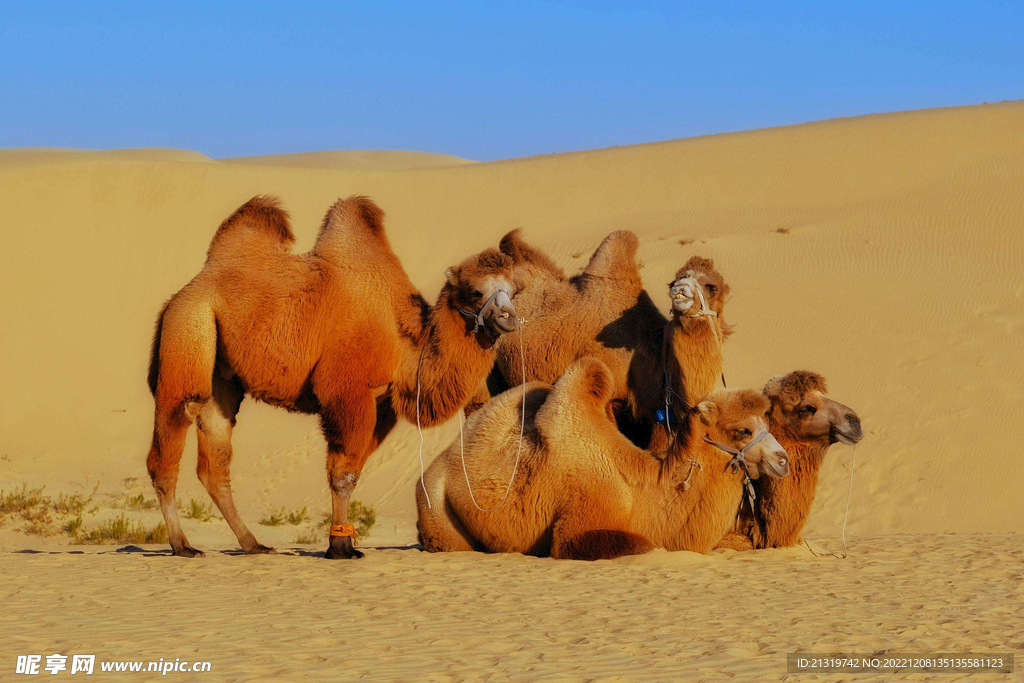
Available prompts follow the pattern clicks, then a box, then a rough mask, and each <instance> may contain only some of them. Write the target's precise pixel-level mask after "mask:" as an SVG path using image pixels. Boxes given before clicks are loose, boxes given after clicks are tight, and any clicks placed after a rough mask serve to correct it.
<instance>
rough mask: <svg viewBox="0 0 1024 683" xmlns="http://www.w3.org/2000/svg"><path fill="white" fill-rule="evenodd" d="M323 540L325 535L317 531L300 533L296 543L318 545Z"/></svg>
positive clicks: (311, 530) (310, 530) (309, 530)
mask: <svg viewBox="0 0 1024 683" xmlns="http://www.w3.org/2000/svg"><path fill="white" fill-rule="evenodd" d="M323 540H324V537H323V534H321V533H317V531H316V530H315V529H308V530H306V531H302V532H299V535H298V536H296V537H295V542H296V543H299V544H301V545H318V544H319V543H321V542H322V541H323Z"/></svg>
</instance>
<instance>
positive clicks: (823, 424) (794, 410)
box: [720, 371, 863, 550]
mask: <svg viewBox="0 0 1024 683" xmlns="http://www.w3.org/2000/svg"><path fill="white" fill-rule="evenodd" d="M827 391H828V389H827V388H826V386H825V379H824V378H823V377H822V376H821V375H819V374H817V373H814V372H807V371H797V372H791V373H789V374H788V375H781V376H779V377H773V378H772V379H770V380H769V381H768V384H766V385H765V388H764V394H765V396H767V397H768V399H769V400H770V401H771V403H772V409H771V413H770V416H769V425H770V429H771V432H772V434H773V435H774V436H775V437H776V438H777V439H778V440H779V443H781V444H782V445H783V446H784V447H785V449H786V452H788V453H789V457H790V463H791V465H792V474H791V475H790V476H789V477H786V478H785V479H780V480H767V479H766V480H762V481H758V482H756V483H755V485H754V488H755V491H756V493H757V500H756V503H755V508H756V510H757V514H756V515H755V514H752V513H751V511H750V508H749V506H746V505H744V506H743V507H742V508H741V510H740V515H739V518H738V519H737V525H736V528H737V531H736V532H734V533H731V534H728V535H727V536H726V538H725V539H723V541H722V542H721V544H720V545H721V547H725V548H734V549H736V550H747V549H750V548H784V547H787V546H793V545H797V544H799V543H800V532H801V531H802V530H803V528H804V523H805V522H806V521H807V516H808V515H809V514H810V512H811V505H812V504H813V503H814V495H815V492H816V491H817V487H818V472H819V470H820V469H821V464H822V462H823V461H824V460H825V454H826V453H827V452H828V448H829V446H830V445H832V444H833V443H835V442H836V441H842V442H843V443H856V442H858V441H860V439H861V437H862V436H863V432H862V430H861V426H860V418H858V417H857V414H856V413H855V412H853V411H852V410H850V409H849V408H847V407H846V406H844V405H843V404H842V403H838V402H836V401H833V400H832V399H830V398H828V397H827V396H826V392H827Z"/></svg>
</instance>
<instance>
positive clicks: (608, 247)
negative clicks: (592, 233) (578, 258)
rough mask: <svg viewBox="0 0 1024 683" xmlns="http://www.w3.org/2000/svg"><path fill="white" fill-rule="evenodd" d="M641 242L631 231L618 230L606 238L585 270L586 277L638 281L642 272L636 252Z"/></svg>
mask: <svg viewBox="0 0 1024 683" xmlns="http://www.w3.org/2000/svg"><path fill="white" fill-rule="evenodd" d="M639 247H640V240H639V239H638V238H637V236H636V235H634V234H633V233H632V232H630V231H629V230H616V231H615V232H613V233H612V234H610V235H608V236H607V237H605V238H604V241H602V242H601V246H599V247H598V248H597V251H595V252H594V255H593V256H591V257H590V262H589V263H588V264H587V267H586V268H584V269H583V274H584V275H590V276H592V277H602V278H621V279H637V280H639V278H640V271H639V270H638V269H637V267H636V251H637V249H638V248H639Z"/></svg>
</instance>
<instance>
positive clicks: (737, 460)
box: [704, 429, 768, 513]
mask: <svg viewBox="0 0 1024 683" xmlns="http://www.w3.org/2000/svg"><path fill="white" fill-rule="evenodd" d="M766 436H768V430H767V429H762V430H761V431H760V432H758V434H757V435H756V436H755V437H754V438H753V439H751V440H750V441H749V442H748V443H747V445H746V446H744V447H743V448H733V447H732V446H726V445H725V444H724V443H718V442H717V441H715V440H714V439H712V438H711V437H709V436H708V435H707V434H705V435H704V441H706V442H707V443H709V444H711V445H712V446H714V447H715V448H717V449H718V450H720V451H725V452H726V453H728V454H729V455H731V456H733V457H732V460H730V461H729V462H728V463H727V464H726V466H725V470H726V471H727V472H735V471H737V470H739V471H741V472H743V487H744V488H745V489H746V490H747V500H749V501H750V511H751V512H755V513H756V511H755V509H754V500H755V499H756V498H757V495H756V494H755V493H754V484H753V482H751V481H750V470H749V469H747V468H748V467H749V466H748V465H747V452H748V451H749V450H750V449H751V448H753V447H754V446H756V445H757V444H758V443H760V441H761V440H762V439H764V438H765V437H766Z"/></svg>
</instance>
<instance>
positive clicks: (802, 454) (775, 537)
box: [754, 425, 829, 548]
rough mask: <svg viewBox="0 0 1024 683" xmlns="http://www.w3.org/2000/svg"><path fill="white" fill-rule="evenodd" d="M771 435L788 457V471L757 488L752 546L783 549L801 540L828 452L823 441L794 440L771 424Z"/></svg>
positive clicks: (763, 481)
mask: <svg viewBox="0 0 1024 683" xmlns="http://www.w3.org/2000/svg"><path fill="white" fill-rule="evenodd" d="M771 431H772V434H774V435H775V437H776V439H778V441H779V444H781V445H782V447H783V448H785V449H786V453H787V454H789V462H790V472H789V475H788V476H785V477H783V478H781V479H769V478H764V479H763V480H761V481H758V482H757V484H756V488H757V496H758V502H757V509H758V514H757V520H756V522H757V527H758V529H757V530H756V531H755V534H756V535H757V536H760V538H755V539H754V541H755V545H757V547H761V548H767V547H772V548H775V547H785V546H790V545H795V544H796V543H798V542H799V541H800V532H801V531H802V530H803V528H804V524H805V523H806V522H807V517H808V515H809V514H810V512H811V505H812V504H813V503H814V496H815V493H816V491H817V488H818V474H819V472H820V471H821V465H822V463H823V462H824V460H825V454H826V453H827V452H828V447H829V443H828V441H827V440H825V439H819V440H817V441H802V440H797V439H794V438H792V437H790V436H788V435H787V434H786V433H785V430H782V429H778V428H776V427H775V425H772V430H771Z"/></svg>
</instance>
